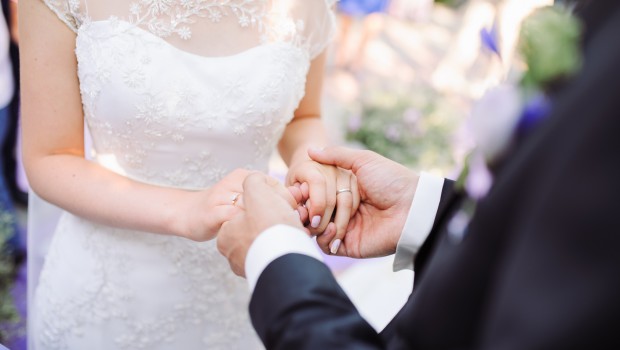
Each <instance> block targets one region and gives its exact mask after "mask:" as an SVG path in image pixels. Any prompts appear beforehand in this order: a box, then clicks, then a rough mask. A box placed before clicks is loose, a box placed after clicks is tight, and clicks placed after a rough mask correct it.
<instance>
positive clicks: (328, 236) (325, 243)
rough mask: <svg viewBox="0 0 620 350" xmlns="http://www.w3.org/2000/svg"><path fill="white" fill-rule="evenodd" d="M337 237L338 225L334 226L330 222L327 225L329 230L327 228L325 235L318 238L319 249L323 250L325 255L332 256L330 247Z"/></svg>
mask: <svg viewBox="0 0 620 350" xmlns="http://www.w3.org/2000/svg"><path fill="white" fill-rule="evenodd" d="M335 236H336V224H334V223H333V222H330V223H329V224H328V225H327V228H325V232H323V234H321V235H318V236H317V237H316V243H317V244H318V245H319V248H321V250H322V251H323V253H325V254H331V252H330V251H329V245H330V243H331V242H332V241H333V239H334V237H335Z"/></svg>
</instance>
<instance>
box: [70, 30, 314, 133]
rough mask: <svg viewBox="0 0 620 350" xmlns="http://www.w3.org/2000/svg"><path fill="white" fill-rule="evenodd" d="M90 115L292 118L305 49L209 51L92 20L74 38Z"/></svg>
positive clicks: (114, 118) (119, 119) (120, 119)
mask: <svg viewBox="0 0 620 350" xmlns="http://www.w3.org/2000/svg"><path fill="white" fill-rule="evenodd" d="M76 55H77V59H78V76H79V80H80V89H81V93H82V100H83V103H84V108H85V113H86V117H87V118H88V117H95V118H99V119H101V118H103V119H105V120H106V121H107V122H108V123H112V124H115V123H127V120H128V119H129V120H130V121H131V122H133V123H142V124H145V125H147V124H149V123H151V124H152V123H166V121H169V122H171V123H178V122H179V120H181V121H183V120H186V121H187V122H194V123H199V124H200V123H202V124H205V123H206V124H205V125H209V127H213V125H214V124H217V123H221V122H222V121H226V122H228V123H230V122H234V121H235V120H237V121H239V122H243V123H244V124H248V125H251V124H252V123H254V122H255V121H262V122H264V121H265V119H273V118H278V117H280V116H284V117H285V118H288V117H290V114H291V113H292V112H293V111H294V109H295V108H296V106H297V105H298V103H299V100H300V99H301V97H302V96H303V94H304V87H305V77H306V74H307V72H308V68H309V60H308V58H307V55H306V54H304V52H303V51H301V50H299V49H298V48H296V47H294V46H292V45H290V44H288V43H272V44H266V45H261V46H254V47H250V48H248V49H247V50H244V51H241V52H239V53H237V54H233V55H229V56H223V57H204V56H199V55H195V54H192V53H189V52H186V51H183V50H181V49H179V48H177V47H175V46H173V45H171V44H169V43H168V42H167V41H165V40H164V39H162V38H160V37H157V36H155V35H153V34H151V33H150V32H148V31H145V30H143V29H141V28H139V27H133V26H131V25H129V24H128V23H124V22H120V23H111V22H110V21H100V22H93V23H91V24H89V25H87V26H85V27H83V28H82V29H81V31H80V33H79V35H78V39H77V43H76Z"/></svg>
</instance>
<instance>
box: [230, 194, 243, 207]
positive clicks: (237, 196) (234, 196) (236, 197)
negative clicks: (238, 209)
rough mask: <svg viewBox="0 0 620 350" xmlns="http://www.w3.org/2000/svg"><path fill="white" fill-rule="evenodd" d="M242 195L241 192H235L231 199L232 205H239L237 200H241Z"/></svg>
mask: <svg viewBox="0 0 620 350" xmlns="http://www.w3.org/2000/svg"><path fill="white" fill-rule="evenodd" d="M240 197H241V193H235V194H234V195H233V196H232V199H231V200H230V201H231V203H232V205H237V202H238V201H239V198H240Z"/></svg>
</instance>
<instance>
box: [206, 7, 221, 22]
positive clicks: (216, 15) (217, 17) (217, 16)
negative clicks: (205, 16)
mask: <svg viewBox="0 0 620 350" xmlns="http://www.w3.org/2000/svg"><path fill="white" fill-rule="evenodd" d="M209 19H210V20H211V21H212V22H213V23H219V21H221V20H222V13H221V12H220V11H218V10H213V11H211V13H209Z"/></svg>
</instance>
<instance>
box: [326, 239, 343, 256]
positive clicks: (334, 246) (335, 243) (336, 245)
mask: <svg viewBox="0 0 620 350" xmlns="http://www.w3.org/2000/svg"><path fill="white" fill-rule="evenodd" d="M340 243H342V241H341V240H339V239H337V240H335V241H333V242H332V244H331V245H330V246H329V251H330V252H331V253H332V254H336V253H338V248H340Z"/></svg>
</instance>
